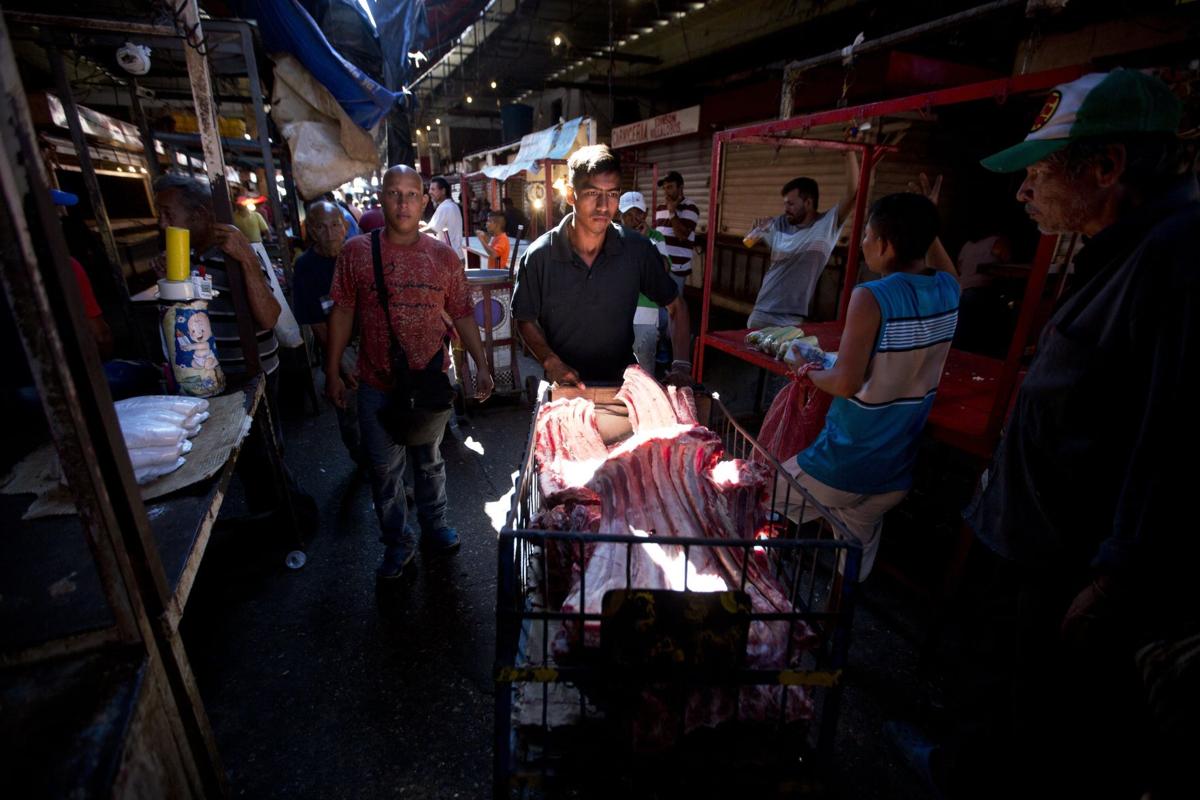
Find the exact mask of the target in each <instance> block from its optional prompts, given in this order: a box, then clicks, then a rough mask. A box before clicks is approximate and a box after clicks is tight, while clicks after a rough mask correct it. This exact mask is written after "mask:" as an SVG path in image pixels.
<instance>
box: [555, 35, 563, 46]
mask: <svg viewBox="0 0 1200 800" xmlns="http://www.w3.org/2000/svg"><path fill="white" fill-rule="evenodd" d="M561 44H562V37H561V36H557V35H556V36H555V37H554V46H555V47H558V46H559V45H561Z"/></svg>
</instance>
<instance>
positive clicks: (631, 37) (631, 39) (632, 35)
mask: <svg viewBox="0 0 1200 800" xmlns="http://www.w3.org/2000/svg"><path fill="white" fill-rule="evenodd" d="M637 40H638V35H637V34H636V33H631V34H629V41H631V42H636V41H637Z"/></svg>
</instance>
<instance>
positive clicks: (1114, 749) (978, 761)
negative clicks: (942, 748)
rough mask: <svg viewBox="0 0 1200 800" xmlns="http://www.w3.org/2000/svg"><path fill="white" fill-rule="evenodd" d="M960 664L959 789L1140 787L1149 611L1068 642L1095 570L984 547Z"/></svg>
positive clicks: (956, 686)
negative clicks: (1006, 556)
mask: <svg viewBox="0 0 1200 800" xmlns="http://www.w3.org/2000/svg"><path fill="white" fill-rule="evenodd" d="M977 549H978V550H979V551H981V552H978V553H977V554H975V556H976V557H975V558H974V559H973V562H972V564H971V566H970V570H971V572H970V574H969V576H968V586H969V589H968V593H969V596H968V598H967V600H966V603H965V605H964V608H965V609H966V610H965V611H964V613H963V615H962V619H961V620H960V622H961V624H962V631H961V640H962V643H961V646H960V647H959V648H957V650H958V653H957V658H956V659H955V663H954V664H953V665H952V668H951V675H952V682H951V687H952V692H951V697H952V698H953V701H952V703H951V705H952V707H953V708H954V710H955V720H954V724H953V732H952V735H951V737H950V741H949V744H948V747H947V748H946V751H947V760H946V767H947V770H946V775H945V777H946V783H947V790H948V791H947V794H948V796H950V797H954V798H1002V797H1003V798H1013V797H1023V798H1034V797H1048V798H1049V797H1056V798H1067V797H1081V798H1082V797H1086V798H1089V799H1094V798H1107V797H1112V798H1136V797H1138V796H1139V794H1140V792H1141V791H1142V789H1143V788H1144V783H1145V774H1144V773H1145V769H1146V763H1147V760H1146V758H1147V754H1146V753H1145V752H1144V743H1145V741H1146V733H1147V731H1148V728H1149V726H1148V722H1147V719H1146V712H1145V706H1144V701H1143V699H1142V690H1141V685H1140V682H1139V679H1138V675H1137V672H1136V670H1135V665H1134V658H1133V656H1134V652H1135V650H1136V644H1135V639H1136V636H1135V635H1134V632H1135V631H1136V630H1137V620H1136V619H1133V618H1132V616H1133V615H1130V614H1125V613H1123V612H1122V611H1121V610H1120V607H1119V606H1118V607H1117V608H1115V609H1113V610H1111V612H1110V613H1109V614H1107V615H1105V617H1104V618H1103V619H1101V620H1099V621H1098V622H1097V624H1096V625H1095V626H1093V627H1092V628H1090V629H1089V631H1088V632H1087V635H1085V636H1081V637H1078V638H1077V639H1076V640H1074V641H1064V639H1063V638H1062V636H1061V635H1060V625H1061V622H1062V619H1063V615H1064V614H1065V613H1066V612H1067V609H1068V607H1069V606H1070V604H1071V601H1072V600H1073V599H1074V597H1075V595H1076V594H1077V593H1078V592H1079V591H1080V590H1081V589H1082V588H1083V587H1084V586H1085V585H1086V584H1087V583H1088V577H1087V575H1086V572H1084V571H1080V572H1072V571H1068V570H1059V571H1046V572H1037V573H1034V572H1029V571H1027V570H1022V569H1020V568H1018V567H1017V566H1015V565H1013V564H1011V563H1010V562H1005V561H1002V560H1001V559H999V558H998V557H996V556H994V555H992V554H991V553H990V552H987V551H985V550H984V549H983V548H977Z"/></svg>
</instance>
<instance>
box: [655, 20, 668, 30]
mask: <svg viewBox="0 0 1200 800" xmlns="http://www.w3.org/2000/svg"><path fill="white" fill-rule="evenodd" d="M654 24H655V25H657V26H658V27H660V28H665V27H666V26H668V25H670V24H671V20H669V19H656V20H654Z"/></svg>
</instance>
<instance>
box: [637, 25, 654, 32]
mask: <svg viewBox="0 0 1200 800" xmlns="http://www.w3.org/2000/svg"><path fill="white" fill-rule="evenodd" d="M638 33H654V28H651V27H650V26H649V25H647V26H646V27H644V28H638Z"/></svg>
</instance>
